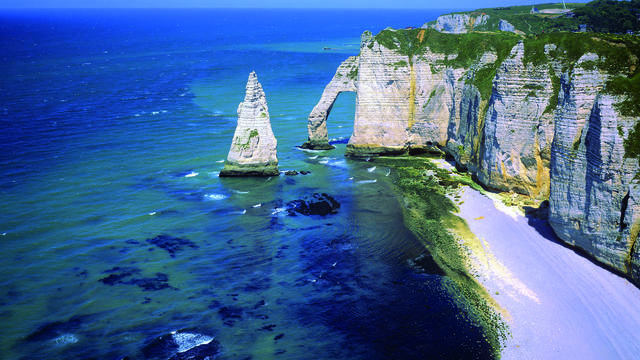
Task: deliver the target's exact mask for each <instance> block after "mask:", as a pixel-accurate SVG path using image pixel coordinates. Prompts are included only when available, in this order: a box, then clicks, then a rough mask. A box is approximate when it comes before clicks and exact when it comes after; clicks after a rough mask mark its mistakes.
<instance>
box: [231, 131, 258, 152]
mask: <svg viewBox="0 0 640 360" xmlns="http://www.w3.org/2000/svg"><path fill="white" fill-rule="evenodd" d="M247 130H248V129H247ZM257 136H259V134H258V130H257V129H251V131H250V132H249V137H248V138H247V141H246V142H244V143H241V142H240V138H238V140H237V142H236V145H237V146H238V147H239V148H240V149H242V150H246V149H248V148H249V145H250V144H251V139H253V138H254V137H257Z"/></svg>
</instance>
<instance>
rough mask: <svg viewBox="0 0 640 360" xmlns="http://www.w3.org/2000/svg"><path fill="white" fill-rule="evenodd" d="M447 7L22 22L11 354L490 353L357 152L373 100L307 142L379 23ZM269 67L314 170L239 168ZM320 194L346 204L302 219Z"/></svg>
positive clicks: (424, 17) (9, 302)
mask: <svg viewBox="0 0 640 360" xmlns="http://www.w3.org/2000/svg"><path fill="white" fill-rule="evenodd" d="M438 13H440V11H438V12H433V11H432V12H429V11H293V10H269V11H264V10H263V11H256V10H242V11H240V10H225V11H222V10H206V11H201V10H199V11H195V10H135V11H126V12H125V11H105V10H102V11H31V12H4V13H1V14H0V59H1V61H2V69H1V70H0V72H1V74H2V76H1V77H0V89H1V91H2V94H3V95H2V97H1V99H0V136H1V137H2V139H1V141H0V173H1V174H2V176H1V177H0V203H1V204H2V208H1V212H0V252H1V253H2V258H1V259H2V266H1V267H0V277H1V278H2V281H1V285H0V319H2V323H3V324H4V327H3V328H4V330H3V332H2V335H3V336H2V337H1V338H0V353H1V354H2V356H1V357H2V358H7V359H19V358H23V359H85V358H99V359H119V358H122V357H123V356H125V355H126V356H129V358H131V359H142V358H145V357H144V355H143V354H142V353H141V349H142V348H143V347H144V345H145V344H148V343H149V342H150V341H151V340H152V339H154V338H156V337H158V336H160V335H162V334H166V333H168V332H170V331H173V330H177V329H183V328H197V329H198V331H202V332H206V333H208V334H211V335H213V336H215V338H216V339H217V340H218V341H219V342H220V344H221V346H222V352H221V353H220V358H221V359H250V358H251V359H271V358H279V359H310V358H313V359H423V358H451V359H452V358H487V357H489V354H490V351H489V347H488V345H487V343H486V342H485V341H484V340H483V338H482V334H481V332H480V329H478V328H477V326H475V325H474V324H473V323H472V322H471V321H470V320H468V319H467V318H466V317H465V316H464V315H463V312H461V309H460V308H459V307H458V305H457V304H456V302H455V301H453V299H452V298H451V296H450V295H449V294H448V293H447V291H445V290H444V289H443V286H444V285H446V284H447V281H448V280H447V278H446V277H443V276H441V275H439V274H438V273H437V272H435V273H429V272H424V271H419V270H418V269H416V268H413V267H411V266H409V264H408V261H409V260H411V259H414V258H416V257H418V256H420V255H422V254H423V253H424V248H423V246H421V245H420V243H419V241H418V240H417V239H416V238H415V237H414V236H413V235H412V234H411V233H410V232H409V231H408V230H407V229H406V228H404V227H403V226H402V217H401V208H400V205H399V203H398V201H397V199H396V197H395V196H394V194H393V190H392V187H391V181H392V179H393V173H392V172H391V171H390V169H388V168H381V167H376V168H373V166H372V164H370V163H367V162H357V161H351V160H348V159H345V158H344V157H343V153H344V150H345V145H344V142H345V140H346V139H348V137H349V135H350V133H351V130H352V124H353V117H354V107H355V106H354V105H355V96H354V95H353V94H342V95H341V97H340V98H339V99H338V102H337V104H336V106H334V109H333V112H332V113H331V117H330V119H329V133H330V137H331V138H333V139H335V140H336V142H337V145H336V147H337V148H336V149H335V150H332V151H326V152H304V151H300V150H298V149H297V148H296V145H299V144H301V143H302V142H304V141H305V140H306V117H307V115H308V113H309V112H310V111H311V109H312V108H313V106H314V105H315V102H316V101H317V100H318V98H319V97H320V94H321V93H322V90H323V87H324V85H326V83H328V81H329V80H330V79H331V77H332V76H333V73H334V72H335V69H336V67H337V66H338V65H339V64H340V62H341V61H342V60H344V59H345V58H346V57H347V56H350V55H355V54H357V53H358V43H359V35H360V34H361V33H362V32H363V31H364V30H371V31H373V32H374V33H375V32H377V31H379V30H381V29H383V28H384V27H386V26H393V27H404V26H410V25H412V26H419V25H421V24H422V23H423V22H426V21H429V20H432V19H434V18H435V17H436V16H437V14H438ZM325 47H328V48H330V49H331V50H324V48H325ZM251 70H255V71H256V72H257V74H258V78H259V80H260V82H261V83H262V85H263V88H264V90H265V93H266V95H267V101H268V104H269V110H270V114H271V119H272V126H273V130H274V133H275V135H276V137H277V138H278V157H279V160H280V169H281V170H287V169H295V170H309V171H311V174H310V175H305V176H303V175H298V176H295V177H285V176H280V177H275V178H267V179H219V178H218V177H217V173H218V172H219V171H220V169H221V168H222V166H223V163H222V161H223V160H224V159H225V157H226V153H227V151H228V149H229V145H230V142H231V138H232V134H233V130H234V127H235V122H236V114H235V111H236V109H237V106H238V103H239V102H240V101H242V99H243V96H244V86H245V83H246V79H247V77H248V74H249V72H250V71H251ZM313 193H328V194H329V195H331V196H333V197H334V198H335V199H336V200H338V201H339V202H340V204H341V207H340V208H339V210H338V213H337V214H334V215H327V216H325V217H320V216H309V217H307V216H301V215H298V216H290V215H289V214H288V213H287V211H283V209H284V208H286V203H287V202H289V201H292V200H296V199H300V198H304V197H308V196H310V195H311V194H313ZM161 235H164V236H166V237H165V238H164V239H166V238H169V237H170V239H179V240H176V241H179V242H182V246H178V247H177V248H173V249H169V250H172V251H167V249H164V248H162V247H160V246H158V245H157V244H154V243H153V241H151V240H152V239H154V238H156V239H158V238H157V237H158V236H161ZM161 238H162V237H161ZM174 250H175V251H174ZM112 275H113V276H115V277H118V276H120V277H121V278H120V281H115V282H112V283H109V281H108V279H113V276H112Z"/></svg>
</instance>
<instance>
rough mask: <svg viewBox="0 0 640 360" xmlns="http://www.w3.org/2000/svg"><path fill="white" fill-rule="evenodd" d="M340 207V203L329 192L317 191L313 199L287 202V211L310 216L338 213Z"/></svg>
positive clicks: (292, 214) (290, 213)
mask: <svg viewBox="0 0 640 360" xmlns="http://www.w3.org/2000/svg"><path fill="white" fill-rule="evenodd" d="M339 208H340V203H339V202H338V201H337V200H336V199H334V198H333V197H332V196H330V195H327V194H324V193H323V194H318V193H315V194H313V195H312V196H311V199H308V200H307V199H298V200H293V201H290V202H288V203H287V213H288V214H289V216H295V214H296V213H298V214H301V215H305V216H309V215H320V216H325V215H329V214H336V213H337V212H338V209H339Z"/></svg>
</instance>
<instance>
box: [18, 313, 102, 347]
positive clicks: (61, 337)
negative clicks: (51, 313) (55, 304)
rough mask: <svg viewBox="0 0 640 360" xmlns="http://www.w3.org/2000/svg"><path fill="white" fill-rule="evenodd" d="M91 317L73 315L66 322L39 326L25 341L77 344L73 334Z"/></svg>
mask: <svg viewBox="0 0 640 360" xmlns="http://www.w3.org/2000/svg"><path fill="white" fill-rule="evenodd" d="M91 318H92V315H75V316H72V317H71V318H70V319H69V320H67V321H54V322H48V323H44V324H42V325H40V326H39V327H38V328H37V329H36V330H35V331H34V332H32V333H31V334H29V335H28V336H27V339H26V340H27V341H47V340H54V342H56V343H60V344H62V343H65V344H71V343H75V342H77V340H78V339H77V337H76V336H75V335H73V332H75V331H77V330H78V329H79V328H80V327H81V326H82V324H84V323H85V322H86V321H87V320H90V319H91ZM74 339H75V340H74Z"/></svg>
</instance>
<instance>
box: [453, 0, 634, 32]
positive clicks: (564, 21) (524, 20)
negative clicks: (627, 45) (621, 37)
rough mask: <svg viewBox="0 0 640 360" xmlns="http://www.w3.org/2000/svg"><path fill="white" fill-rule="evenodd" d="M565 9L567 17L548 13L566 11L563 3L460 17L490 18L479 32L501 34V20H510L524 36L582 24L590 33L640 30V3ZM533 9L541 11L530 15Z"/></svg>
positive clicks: (609, 1) (603, 2)
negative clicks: (487, 16)
mask: <svg viewBox="0 0 640 360" xmlns="http://www.w3.org/2000/svg"><path fill="white" fill-rule="evenodd" d="M566 6H567V9H570V10H571V12H569V13H568V14H564V13H562V12H561V11H558V12H555V13H553V12H551V13H549V12H545V10H547V11H548V10H551V9H556V10H560V9H563V4H562V3H548V4H540V5H525V6H509V7H499V8H487V9H478V10H474V11H471V12H468V11H467V12H460V13H458V14H462V13H463V14H468V15H469V16H473V17H477V16H480V15H489V19H488V20H487V22H486V23H485V24H482V25H478V26H476V27H474V30H476V31H498V29H499V26H498V25H499V22H500V19H503V20H506V21H508V22H509V23H511V24H512V25H513V26H514V27H515V28H516V29H517V30H518V31H521V32H522V33H524V34H542V33H549V32H567V31H569V32H571V31H578V29H579V28H580V25H585V26H586V29H587V30H588V31H591V32H600V33H619V34H622V33H626V32H627V31H634V32H636V31H640V20H639V17H640V0H632V1H616V0H596V1H592V2H590V3H587V4H583V3H567V4H566ZM533 7H535V8H537V9H538V10H540V12H538V13H531V9H532V8H533Z"/></svg>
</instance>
